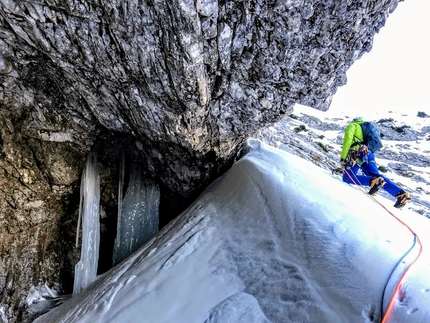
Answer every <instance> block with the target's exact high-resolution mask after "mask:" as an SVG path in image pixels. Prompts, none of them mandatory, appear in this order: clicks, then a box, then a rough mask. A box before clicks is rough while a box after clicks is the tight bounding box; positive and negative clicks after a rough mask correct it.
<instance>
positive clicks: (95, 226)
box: [73, 153, 100, 295]
mask: <svg viewBox="0 0 430 323" xmlns="http://www.w3.org/2000/svg"><path fill="white" fill-rule="evenodd" d="M99 202H100V177H99V174H98V170H97V157H96V155H95V154H93V153H91V154H89V155H88V157H87V163H86V166H85V169H84V171H83V174H82V181H81V201H80V206H79V220H78V228H77V233H76V241H77V242H78V238H79V229H80V224H81V219H82V245H81V259H80V260H79V262H78V263H77V264H76V266H75V281H74V286H73V294H74V295H75V294H77V293H79V292H80V291H81V290H83V289H84V288H86V287H87V286H88V285H90V284H91V283H92V282H93V281H94V280H95V279H96V277H97V263H98V259H99V245H100V221H99Z"/></svg>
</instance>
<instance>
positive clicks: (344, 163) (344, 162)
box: [340, 158, 346, 167]
mask: <svg viewBox="0 0 430 323" xmlns="http://www.w3.org/2000/svg"><path fill="white" fill-rule="evenodd" d="M340 165H341V166H342V167H345V166H346V160H345V159H343V158H341V159H340Z"/></svg>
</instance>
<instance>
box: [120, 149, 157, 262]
mask: <svg viewBox="0 0 430 323" xmlns="http://www.w3.org/2000/svg"><path fill="white" fill-rule="evenodd" d="M124 177H125V154H122V158H121V165H120V175H119V188H118V224H117V236H116V239H115V246H114V254H113V261H112V262H113V265H116V264H118V263H119V262H121V261H122V260H124V259H125V258H127V257H128V256H130V255H131V254H132V253H133V252H135V251H136V250H137V249H139V248H140V247H141V246H142V245H144V244H145V243H146V242H147V241H148V240H149V239H151V238H152V237H153V236H154V235H155V234H156V233H157V232H158V207H159V203H160V192H159V189H158V187H157V186H154V185H151V184H147V183H145V181H144V179H143V176H142V171H141V165H140V163H139V161H137V160H133V161H132V165H131V169H130V180H129V183H128V188H127V190H126V192H125V196H124V198H123V187H124V184H125V183H124Z"/></svg>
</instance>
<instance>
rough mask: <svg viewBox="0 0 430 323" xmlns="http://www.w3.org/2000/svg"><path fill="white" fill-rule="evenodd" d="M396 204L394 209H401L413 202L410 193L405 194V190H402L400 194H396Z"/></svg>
mask: <svg viewBox="0 0 430 323" xmlns="http://www.w3.org/2000/svg"><path fill="white" fill-rule="evenodd" d="M396 199H397V201H396V203H394V207H396V208H398V209H401V208H403V207H404V206H405V205H406V203H409V202H410V201H411V197H410V195H409V193H407V192H405V191H404V190H400V191H399V193H397V194H396Z"/></svg>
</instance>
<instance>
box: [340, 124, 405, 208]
mask: <svg viewBox="0 0 430 323" xmlns="http://www.w3.org/2000/svg"><path fill="white" fill-rule="evenodd" d="M363 122H364V121H363V119H362V118H361V117H356V118H354V119H353V121H352V122H351V123H350V124H348V126H347V127H346V129H345V135H344V138H343V145H342V152H341V155H340V163H341V166H342V168H344V172H343V176H342V179H343V181H344V182H346V183H350V184H359V185H366V186H370V190H369V192H368V194H370V195H375V194H376V192H377V191H378V190H379V188H381V187H383V188H384V189H385V190H386V191H387V192H388V193H389V194H391V195H392V196H394V197H395V198H396V203H395V204H394V207H396V208H402V207H404V206H405V204H406V203H408V202H410V201H411V197H410V195H409V193H408V192H406V191H404V190H403V189H402V188H401V187H399V186H398V185H396V184H395V183H393V182H392V181H390V180H389V179H388V178H386V177H385V176H383V175H381V174H380V173H379V170H378V167H377V165H376V161H375V155H374V153H373V152H371V151H370V150H369V149H368V147H367V146H366V144H365V142H364V137H365V136H364V135H363V130H362V127H361V125H362V123H363ZM359 169H361V171H362V173H363V174H364V175H357V173H358V171H359Z"/></svg>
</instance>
